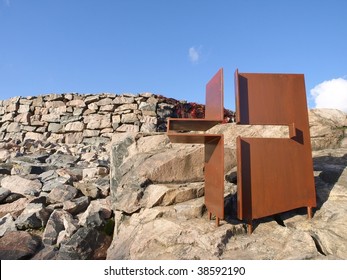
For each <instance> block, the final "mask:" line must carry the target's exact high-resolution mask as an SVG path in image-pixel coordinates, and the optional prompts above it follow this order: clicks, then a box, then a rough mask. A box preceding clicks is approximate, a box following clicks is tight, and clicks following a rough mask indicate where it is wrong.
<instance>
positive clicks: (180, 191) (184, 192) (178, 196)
mask: <svg viewBox="0 0 347 280" xmlns="http://www.w3.org/2000/svg"><path fill="white" fill-rule="evenodd" d="M203 195H204V185H203V184H202V183H193V184H178V185H149V186H148V187H147V188H146V191H145V194H144V197H143V200H144V206H145V207H147V208H152V207H155V206H168V205H172V204H177V203H181V202H185V201H188V200H191V199H195V198H199V197H201V196H203Z"/></svg>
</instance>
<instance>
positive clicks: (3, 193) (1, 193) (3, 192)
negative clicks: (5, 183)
mask: <svg viewBox="0 0 347 280" xmlns="http://www.w3.org/2000/svg"><path fill="white" fill-rule="evenodd" d="M10 193H11V191H10V190H8V189H5V188H1V187H0V202H2V201H3V200H4V199H5V198H6V197H8V196H9V195H10Z"/></svg>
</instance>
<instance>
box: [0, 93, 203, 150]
mask: <svg viewBox="0 0 347 280" xmlns="http://www.w3.org/2000/svg"><path fill="white" fill-rule="evenodd" d="M199 108H201V105H200V106H199ZM177 109H180V110H181V109H182V103H181V102H179V101H177V100H175V99H172V98H170V99H169V98H165V97H163V96H159V95H154V94H151V93H142V94H137V95H135V94H122V95H116V94H106V93H102V94H93V95H91V94H89V95H88V94H76V93H67V94H49V95H42V96H35V97H14V98H11V99H8V100H3V101H0V141H3V140H5V141H7V140H10V139H12V140H20V141H25V140H26V139H32V140H39V141H49V142H58V143H66V144H79V143H95V141H98V142H108V141H109V140H110V139H111V138H112V135H113V134H114V133H116V132H144V133H147V132H156V131H165V130H166V119H167V117H170V116H172V117H176V116H177V114H176V112H177V111H178V110H177Z"/></svg>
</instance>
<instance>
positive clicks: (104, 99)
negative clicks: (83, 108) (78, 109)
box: [96, 98, 113, 106]
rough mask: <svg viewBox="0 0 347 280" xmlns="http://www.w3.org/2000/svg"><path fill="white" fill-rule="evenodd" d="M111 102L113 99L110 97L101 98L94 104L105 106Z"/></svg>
mask: <svg viewBox="0 0 347 280" xmlns="http://www.w3.org/2000/svg"><path fill="white" fill-rule="evenodd" d="M112 103H113V99H111V98H103V99H100V100H99V101H98V102H96V105H98V106H105V105H110V104H112Z"/></svg>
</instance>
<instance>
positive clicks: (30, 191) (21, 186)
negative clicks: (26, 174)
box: [1, 175, 42, 195]
mask: <svg viewBox="0 0 347 280" xmlns="http://www.w3.org/2000/svg"><path fill="white" fill-rule="evenodd" d="M1 186H2V187H3V188H6V189H8V190H10V191H11V192H13V193H19V194H23V195H36V194H38V193H39V192H40V191H41V188H42V184H41V182H40V181H39V180H28V179H24V178H22V177H20V176H18V175H13V176H7V177H5V178H4V179H2V180H1Z"/></svg>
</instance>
